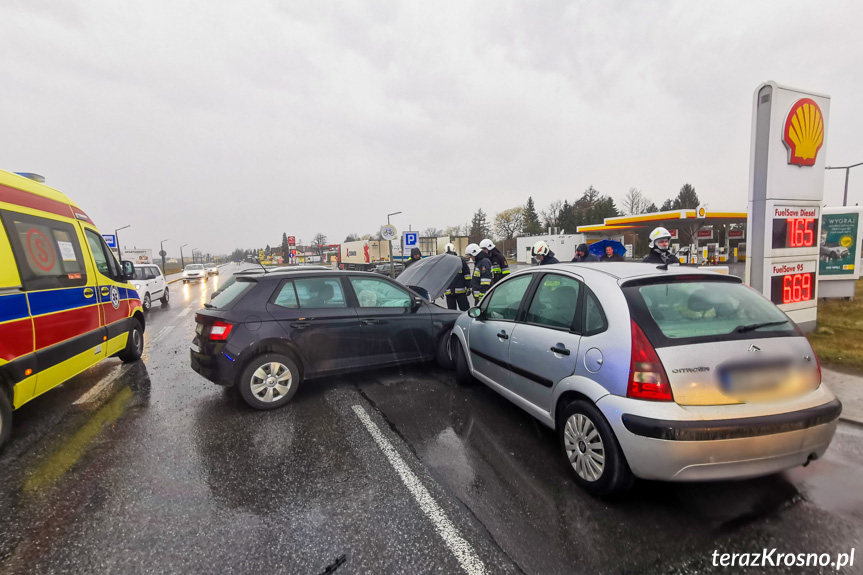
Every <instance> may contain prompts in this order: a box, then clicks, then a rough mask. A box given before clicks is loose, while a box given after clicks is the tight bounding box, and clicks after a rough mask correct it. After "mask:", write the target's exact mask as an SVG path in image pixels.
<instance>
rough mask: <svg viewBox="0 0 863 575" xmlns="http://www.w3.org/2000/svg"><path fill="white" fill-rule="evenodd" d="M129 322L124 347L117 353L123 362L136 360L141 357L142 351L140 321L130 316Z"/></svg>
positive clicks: (142, 334)
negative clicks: (127, 335)
mask: <svg viewBox="0 0 863 575" xmlns="http://www.w3.org/2000/svg"><path fill="white" fill-rule="evenodd" d="M130 324H131V327H130V328H129V338H128V339H127V340H126V348H125V349H124V350H123V351H121V352H120V353H119V354H117V357H119V358H120V359H121V360H123V363H132V362H133V361H138V360H139V359H141V354H142V353H144V330H143V329H142V328H141V322H140V321H138V320H137V319H135V318H132V319H131V322H130Z"/></svg>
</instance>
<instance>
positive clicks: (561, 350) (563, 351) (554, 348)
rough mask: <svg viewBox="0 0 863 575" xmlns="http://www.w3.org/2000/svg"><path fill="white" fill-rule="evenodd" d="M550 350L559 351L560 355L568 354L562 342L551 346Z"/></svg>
mask: <svg viewBox="0 0 863 575" xmlns="http://www.w3.org/2000/svg"><path fill="white" fill-rule="evenodd" d="M551 351H553V352H554V353H559V354H560V355H569V353H570V352H569V350H568V349H566V347H564V346H563V345H562V344H557V346H555V347H553V348H551Z"/></svg>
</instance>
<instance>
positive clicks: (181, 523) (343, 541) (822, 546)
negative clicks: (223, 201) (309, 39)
mask: <svg viewBox="0 0 863 575" xmlns="http://www.w3.org/2000/svg"><path fill="white" fill-rule="evenodd" d="M230 271H231V267H230V266H229V267H227V268H223V275H222V278H221V279H222V280H224V278H225V277H226V276H227V274H229V273H230ZM217 281H218V280H217V279H216V278H211V279H210V280H209V281H208V282H207V283H206V284H193V285H189V286H188V287H183V286H182V284H179V285H178V284H173V285H172V286H171V291H172V294H171V295H172V303H171V305H170V306H167V307H161V308H160V307H154V308H153V310H152V311H151V312H150V313H149V315H148V325H147V332H146V334H145V337H146V341H147V344H146V348H145V355H144V361H143V362H139V363H136V364H132V365H126V366H124V365H123V364H121V363H120V362H119V361H118V360H108V361H106V362H103V363H102V364H100V365H99V366H96V367H95V368H93V369H91V370H89V371H87V372H85V373H84V374H82V375H80V376H78V377H76V378H74V379H73V380H71V381H70V382H67V383H66V384H64V385H63V386H60V387H59V388H57V389H55V390H53V391H52V392H50V393H48V394H45V395H44V396H43V397H41V398H39V399H36V400H34V401H33V402H31V403H30V404H28V405H27V406H25V407H23V408H22V409H21V410H19V411H18V412H16V413H15V419H14V425H13V438H12V441H11V442H10V444H9V445H8V446H7V448H6V449H5V450H4V452H3V453H2V454H0V513H2V522H0V573H3V574H6V573H10V574H12V573H22V574H23V573H28V574H30V573H325V572H335V573H427V572H434V573H460V572H470V573H483V572H486V573H517V572H525V573H720V572H722V573H734V572H741V571H737V570H735V569H729V568H724V567H720V566H713V565H712V558H711V557H712V554H713V552H714V550H716V551H719V552H720V553H723V552H736V553H742V552H761V550H762V549H763V548H768V549H770V548H774V547H775V548H777V551H778V552H780V553H784V552H793V553H801V552H804V553H829V554H831V555H834V556H835V555H836V554H838V553H848V552H850V551H851V549H852V548H856V547H858V543H859V542H860V541H861V536H863V487H861V484H863V481H861V477H863V476H862V475H861V471H863V447H861V446H863V428H860V427H857V426H854V425H851V424H845V423H842V424H840V426H839V430H838V432H837V436H836V439H835V440H834V442H833V444H832V446H831V448H830V450H829V451H828V453H827V455H826V457H825V458H824V459H822V460H820V461H817V462H815V463H813V464H812V465H810V466H809V467H807V468H798V469H794V470H791V471H789V472H786V473H783V474H777V475H773V476H770V477H766V478H761V479H756V480H749V481H739V482H717V483H702V484H664V483H654V482H639V483H637V484H636V486H635V488H634V489H633V490H632V491H631V492H629V493H627V494H626V495H625V496H623V497H621V498H619V499H618V500H615V501H610V502H609V501H601V500H597V499H594V498H592V497H590V496H588V495H586V494H584V493H583V492H581V491H580V490H579V489H578V488H576V487H575V485H574V484H573V483H572V481H570V479H569V476H568V469H567V467H566V464H565V462H564V461H563V458H562V456H561V455H560V454H559V453H558V451H557V442H556V440H555V436H554V433H553V432H551V431H550V430H548V429H546V428H544V427H543V426H541V425H540V424H538V423H537V422H536V421H534V420H533V419H532V418H531V417H530V416H528V415H527V414H525V413H523V412H522V411H520V410H519V409H517V408H516V407H514V406H512V405H511V404H509V403H508V402H507V401H506V400H504V399H503V398H501V397H499V396H498V395H496V394H495V393H493V392H492V391H491V390H489V389H487V388H485V387H484V386H482V385H479V384H477V385H474V386H473V387H468V388H460V387H458V386H457V385H456V384H455V381H454V379H453V377H452V374H451V373H450V372H447V371H443V370H440V369H438V368H436V367H433V366H428V365H422V366H411V367H405V368H396V369H389V370H380V371H374V372H367V373H362V374H356V375H351V376H342V377H338V378H329V379H325V380H319V381H315V382H309V383H308V384H306V385H303V386H302V387H301V388H300V390H299V391H298V393H297V395H296V396H295V397H294V400H293V401H292V403H291V404H289V405H288V406H286V407H285V408H282V409H279V410H275V411H272V412H255V411H252V410H251V409H248V408H246V407H245V406H244V405H243V404H242V403H241V402H240V401H239V400H238V399H237V397H236V395H235V394H234V393H232V392H231V391H226V390H223V389H221V388H219V387H217V386H215V385H213V384H210V383H209V382H207V381H206V380H204V379H203V378H202V377H200V376H198V375H197V374H195V373H194V372H192V371H191V368H190V367H189V357H188V345H189V343H190V342H191V340H192V335H193V331H194V319H193V318H194V311H195V310H196V309H198V308H199V307H200V306H201V304H202V303H203V302H204V301H206V298H207V293H208V291H209V290H211V289H213V287H214V285H215V284H216V282H217ZM857 551H858V552H859V553H857V555H863V549H858V550H857ZM861 565H863V556H857V557H856V561H855V565H854V568H853V569H852V568H848V567H846V568H845V569H843V571H842V572H843V573H855V572H857V573H859V572H863V567H861ZM752 571H758V569H756V568H753V569H752ZM767 571H768V572H770V573H801V572H802V573H818V572H825V573H828V572H833V571H832V569H830V568H829V567H827V568H825V569H824V570H823V571H820V570H819V569H818V568H808V569H807V568H797V567H792V568H787V567H783V566H777V567H768V569H767Z"/></svg>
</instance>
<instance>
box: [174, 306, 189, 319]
mask: <svg viewBox="0 0 863 575" xmlns="http://www.w3.org/2000/svg"><path fill="white" fill-rule="evenodd" d="M190 311H192V308H190V307H187V308H186V309H184V310H183V311H181V312H180V313H179V314H177V317H184V316H187V315H189V312H190Z"/></svg>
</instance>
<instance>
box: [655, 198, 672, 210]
mask: <svg viewBox="0 0 863 575" xmlns="http://www.w3.org/2000/svg"><path fill="white" fill-rule="evenodd" d="M673 206H674V202H673V201H672V200H670V199H668V200H665V201H664V202H662V206H660V208H659V211H660V212H667V211H669V210H673V209H674V207H673Z"/></svg>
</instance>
